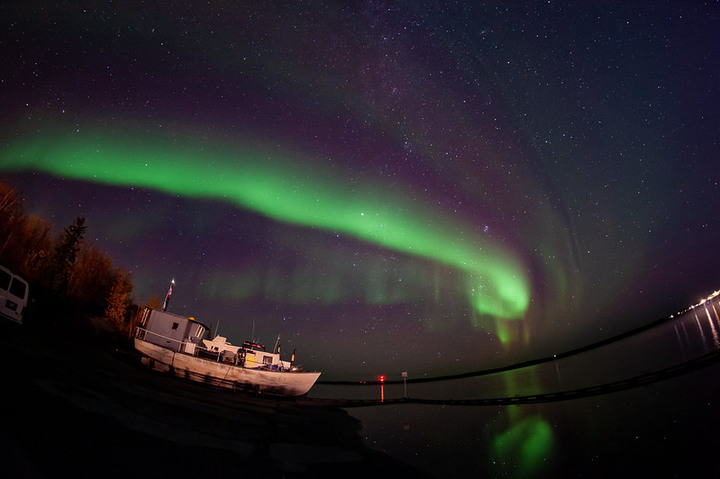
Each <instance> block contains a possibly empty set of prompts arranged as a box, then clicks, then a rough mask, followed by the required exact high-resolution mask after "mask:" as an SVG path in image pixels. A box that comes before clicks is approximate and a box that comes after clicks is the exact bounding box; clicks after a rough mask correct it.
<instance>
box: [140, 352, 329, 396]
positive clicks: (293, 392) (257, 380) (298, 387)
mask: <svg viewBox="0 0 720 479" xmlns="http://www.w3.org/2000/svg"><path fill="white" fill-rule="evenodd" d="M135 349H137V350H138V351H139V352H140V353H141V354H142V355H143V356H145V360H144V362H145V363H146V364H148V365H149V366H151V367H153V368H155V369H161V370H167V371H171V372H173V373H174V374H175V375H177V376H180V377H184V378H187V379H190V380H193V381H197V382H203V383H210V384H213V385H218V386H222V387H227V388H231V389H240V390H247V391H252V392H256V393H266V394H273V395H279V396H302V395H303V394H306V393H307V392H308V391H309V390H310V388H312V386H313V384H315V381H317V379H318V377H320V373H319V372H306V371H271V370H266V369H251V368H245V367H242V366H236V365H234V364H227V363H223V362H219V361H214V360H209V359H203V358H199V357H197V356H191V355H189V354H185V353H181V352H175V351H173V350H171V349H167V348H164V347H162V346H158V345H156V344H153V343H150V342H148V341H144V340H142V339H138V338H135Z"/></svg>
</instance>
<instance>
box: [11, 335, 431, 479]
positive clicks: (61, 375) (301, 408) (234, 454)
mask: <svg viewBox="0 0 720 479" xmlns="http://www.w3.org/2000/svg"><path fill="white" fill-rule="evenodd" d="M1 328H2V331H3V337H4V338H5V341H4V343H5V344H4V347H3V348H2V365H3V371H4V375H5V380H4V382H5V385H6V386H5V388H3V389H4V391H5V393H4V399H5V401H4V406H3V408H2V419H1V420H2V424H3V427H2V432H1V433H0V434H1V435H0V441H2V451H3V456H4V459H3V461H2V471H1V472H0V476H2V477H133V478H143V477H192V476H196V475H197V476H204V477H213V476H247V475H253V476H256V477H268V478H275V477H293V478H294V477H300V478H302V477H313V478H314V477H338V476H343V477H345V478H351V477H368V476H370V477H371V476H373V475H381V476H383V477H409V476H412V477H422V475H423V474H422V473H421V472H419V471H417V470H414V469H411V468H409V467H408V466H406V465H403V464H402V463H399V462H397V461H396V460H394V459H392V458H390V457H388V456H385V455H383V454H381V453H379V452H376V451H373V450H371V449H369V448H367V447H366V446H365V445H364V444H363V442H362V438H361V437H360V431H361V427H362V426H361V424H360V422H359V421H358V420H356V419H354V418H353V417H351V416H350V415H349V414H347V412H346V411H344V410H343V409H340V408H335V407H318V406H308V405H304V404H300V403H298V402H297V401H294V400H290V399H272V398H267V397H262V398H261V397H255V396H248V395H243V394H240V393H235V392H231V391H228V390H215V389H212V388H210V387H207V386H204V385H200V384H195V383H190V382H186V381H183V380H180V379H178V378H173V377H168V376H167V375H163V374H161V373H157V372H154V371H150V370H148V369H145V368H144V367H143V366H141V365H140V362H139V359H138V358H137V357H136V356H135V355H134V352H133V351H132V350H131V349H130V348H128V347H127V344H125V343H122V342H117V341H114V340H111V339H110V338H107V337H105V336H104V335H102V334H99V333H97V332H91V331H85V330H72V328H67V329H70V330H71V332H69V333H68V332H65V331H64V329H65V328H62V327H59V326H55V327H53V328H50V329H51V330H52V331H51V330H48V329H41V328H37V327H35V328H33V327H29V326H28V325H27V324H26V325H23V326H16V325H14V324H12V323H9V322H7V321H5V322H3V323H2V326H1ZM61 331H62V332H61Z"/></svg>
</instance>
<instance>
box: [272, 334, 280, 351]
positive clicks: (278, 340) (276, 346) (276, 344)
mask: <svg viewBox="0 0 720 479" xmlns="http://www.w3.org/2000/svg"><path fill="white" fill-rule="evenodd" d="M279 342H280V335H279V334H278V337H277V339H276V340H275V347H274V348H273V354H275V353H277V352H278V350H277V349H278V343H279Z"/></svg>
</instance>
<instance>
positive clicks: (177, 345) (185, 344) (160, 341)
mask: <svg viewBox="0 0 720 479" xmlns="http://www.w3.org/2000/svg"><path fill="white" fill-rule="evenodd" d="M140 328H141V329H140V331H141V332H142V333H141V334H142V335H143V337H142V338H140V339H144V340H145V341H147V342H149V343H153V344H157V345H158V346H162V347H164V348H167V349H171V350H173V351H176V352H185V353H190V354H193V353H194V352H195V348H196V347H197V346H201V345H202V339H203V338H204V337H205V336H206V334H207V332H208V331H209V330H210V328H208V327H207V326H205V325H204V324H202V323H201V322H199V321H195V319H193V318H186V317H185V316H179V315H177V314H172V313H168V312H167V311H161V310H157V309H151V308H145V309H144V310H143V312H142V316H141V319H140ZM201 347H202V346H201Z"/></svg>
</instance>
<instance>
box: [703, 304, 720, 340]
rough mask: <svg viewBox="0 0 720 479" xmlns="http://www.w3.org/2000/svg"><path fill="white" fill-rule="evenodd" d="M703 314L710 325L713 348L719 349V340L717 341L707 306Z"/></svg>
mask: <svg viewBox="0 0 720 479" xmlns="http://www.w3.org/2000/svg"><path fill="white" fill-rule="evenodd" d="M705 314H706V315H707V317H708V323H709V324H710V330H711V331H712V335H713V344H715V347H716V348H717V347H720V339H718V332H717V330H716V329H715V323H714V322H713V318H712V317H711V316H710V311H709V310H708V308H707V304H706V305H705Z"/></svg>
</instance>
